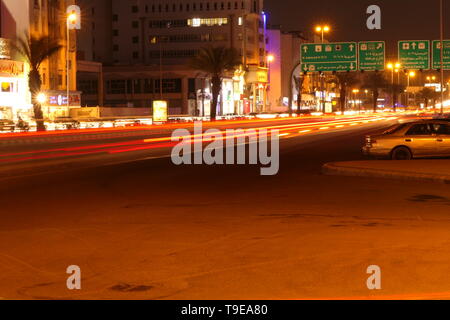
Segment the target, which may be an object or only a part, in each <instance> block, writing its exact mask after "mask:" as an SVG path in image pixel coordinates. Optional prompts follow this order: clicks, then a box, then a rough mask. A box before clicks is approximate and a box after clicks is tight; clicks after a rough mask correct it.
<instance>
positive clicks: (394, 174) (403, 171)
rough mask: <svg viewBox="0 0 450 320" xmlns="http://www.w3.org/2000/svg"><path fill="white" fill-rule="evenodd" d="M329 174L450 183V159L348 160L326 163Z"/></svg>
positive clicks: (324, 169)
mask: <svg viewBox="0 0 450 320" xmlns="http://www.w3.org/2000/svg"><path fill="white" fill-rule="evenodd" d="M322 171H323V173H324V174H327V175H341V176H358V177H374V178H387V179H400V180H415V181H432V182H440V183H446V184H450V160H412V161H389V160H373V161H348V162H331V163H326V164H325V165H324V166H323V168H322Z"/></svg>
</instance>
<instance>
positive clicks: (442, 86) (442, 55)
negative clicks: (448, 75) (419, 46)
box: [439, 0, 444, 114]
mask: <svg viewBox="0 0 450 320" xmlns="http://www.w3.org/2000/svg"><path fill="white" fill-rule="evenodd" d="M439 8H440V29H441V30H440V34H441V114H444V4H443V0H440V1H439Z"/></svg>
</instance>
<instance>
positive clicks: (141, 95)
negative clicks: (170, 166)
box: [78, 0, 267, 115]
mask: <svg viewBox="0 0 450 320" xmlns="http://www.w3.org/2000/svg"><path fill="white" fill-rule="evenodd" d="M79 4H80V6H81V8H82V11H83V12H86V17H85V20H86V26H87V28H86V29H83V30H82V31H81V32H80V33H79V34H78V45H79V57H80V59H82V60H85V61H95V62H101V63H102V64H103V70H102V77H99V76H98V74H95V73H88V72H80V73H79V76H78V78H79V79H78V84H79V88H80V89H81V90H82V91H83V92H86V93H87V94H84V95H83V97H82V99H83V101H82V104H83V105H84V104H87V105H99V104H100V103H99V102H100V100H104V105H105V106H117V107H127V106H133V107H147V108H150V107H151V105H152V101H153V100H159V99H161V95H160V82H161V80H160V78H161V73H162V78H163V80H162V87H163V98H164V99H165V100H168V101H169V111H170V113H171V114H191V115H202V114H204V115H206V114H208V113H209V112H208V109H209V104H210V101H211V94H210V92H211V90H210V89H211V88H210V86H209V81H208V80H207V79H205V78H204V77H203V76H202V75H200V74H199V73H198V71H195V70H190V69H189V67H188V62H189V59H191V58H192V57H193V56H195V55H196V54H197V52H198V49H199V48H200V47H205V46H211V45H212V46H226V47H231V48H235V49H237V50H238V51H239V52H240V54H241V57H242V62H243V65H244V66H245V68H244V69H245V70H242V72H237V73H235V74H233V73H230V74H229V75H228V77H226V79H224V83H223V92H222V96H221V105H220V108H219V115H226V114H232V113H244V112H246V113H250V112H253V111H255V110H256V108H255V107H253V104H254V102H255V101H256V103H258V104H260V105H261V104H262V99H263V97H264V95H263V94H262V93H259V91H258V94H257V96H254V91H255V90H254V89H255V88H257V89H258V88H259V87H260V86H261V85H263V86H264V87H265V85H266V83H260V82H258V75H260V74H261V73H262V72H266V73H267V69H266V68H265V67H266V64H265V60H266V50H265V40H266V38H265V18H264V17H265V15H264V14H263V13H262V6H263V4H262V0H257V1H254V0H243V1H209V0H197V1H191V0H164V1H162V0H140V1H139V0H133V1H121V0H112V1H107V0H100V1H96V2H95V3H94V2H92V1H89V0H81V1H79ZM80 63H81V62H80ZM161 65H162V68H161ZM244 71H245V72H244ZM265 78H267V74H266V76H265ZM253 80H254V81H256V82H249V81H253ZM260 80H261V79H260ZM262 80H264V79H262ZM99 81H101V82H102V85H103V87H104V99H102V98H103V97H102V98H99V95H101V94H102V93H101V91H102V90H103V89H102V88H101V85H100V84H99ZM243 83H245V85H243ZM246 105H247V106H248V105H250V107H248V108H246V107H245V106H246Z"/></svg>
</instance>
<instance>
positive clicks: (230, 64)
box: [189, 46, 241, 121]
mask: <svg viewBox="0 0 450 320" xmlns="http://www.w3.org/2000/svg"><path fill="white" fill-rule="evenodd" d="M240 64H241V59H240V57H239V52H238V51H237V50H236V49H234V48H226V47H212V46H210V47H205V48H200V51H199V53H198V54H197V55H196V56H195V57H194V58H193V59H192V60H191V61H190V64H189V65H190V67H191V68H192V69H194V70H197V71H200V72H203V73H205V74H206V76H207V77H209V78H210V79H211V85H212V96H213V101H212V106H211V120H212V121H215V120H216V117H217V104H218V102H219V96H220V92H221V91H222V80H223V78H224V76H225V75H226V74H227V73H228V72H234V71H235V69H236V68H237V67H238V66H239V65H240Z"/></svg>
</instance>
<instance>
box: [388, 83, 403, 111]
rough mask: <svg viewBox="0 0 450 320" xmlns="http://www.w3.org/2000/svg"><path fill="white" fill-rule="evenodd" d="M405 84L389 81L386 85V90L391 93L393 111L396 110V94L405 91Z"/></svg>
mask: <svg viewBox="0 0 450 320" xmlns="http://www.w3.org/2000/svg"><path fill="white" fill-rule="evenodd" d="M405 89H406V86H405V85H403V84H399V83H389V84H388V86H387V91H389V92H390V93H391V94H392V100H393V101H392V103H393V109H394V112H396V111H397V104H398V96H399V95H400V94H402V93H404V92H405Z"/></svg>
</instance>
